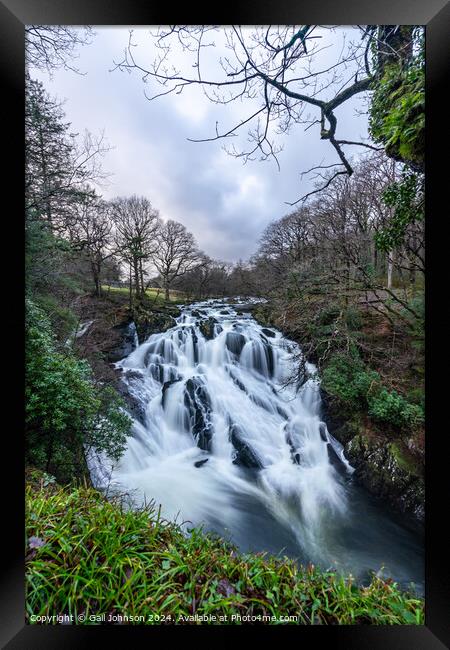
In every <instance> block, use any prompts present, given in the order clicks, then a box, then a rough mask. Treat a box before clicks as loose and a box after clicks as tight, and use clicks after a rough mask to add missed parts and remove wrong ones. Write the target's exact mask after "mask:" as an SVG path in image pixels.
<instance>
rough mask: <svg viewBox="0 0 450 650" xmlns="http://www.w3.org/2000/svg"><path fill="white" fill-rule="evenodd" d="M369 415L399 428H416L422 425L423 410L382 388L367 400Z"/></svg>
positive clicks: (393, 392) (395, 393)
mask: <svg viewBox="0 0 450 650" xmlns="http://www.w3.org/2000/svg"><path fill="white" fill-rule="evenodd" d="M368 404H369V415H371V416H372V417H373V418H374V419H375V420H381V421H383V422H388V423H389V424H394V425H396V426H399V427H403V428H407V427H416V426H418V425H420V424H422V423H423V420H424V414H423V410H422V409H421V407H420V406H418V405H417V404H411V403H410V402H408V401H407V400H406V399H405V398H404V397H402V396H401V395H399V394H398V393H397V392H396V391H395V390H393V391H390V392H389V391H387V390H386V388H382V389H381V390H380V391H379V392H378V393H377V394H375V395H370V396H369V398H368Z"/></svg>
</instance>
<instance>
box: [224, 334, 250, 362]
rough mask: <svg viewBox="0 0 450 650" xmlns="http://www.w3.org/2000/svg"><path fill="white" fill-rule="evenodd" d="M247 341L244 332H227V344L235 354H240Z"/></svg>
mask: <svg viewBox="0 0 450 650" xmlns="http://www.w3.org/2000/svg"><path fill="white" fill-rule="evenodd" d="M245 343H246V340H245V336H244V335H243V334H239V333H238V332H227V335H226V337H225V345H226V346H227V348H228V350H229V351H230V352H232V353H233V354H236V355H237V356H239V355H240V354H241V352H242V348H243V347H244V345H245Z"/></svg>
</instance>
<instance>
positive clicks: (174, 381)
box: [162, 377, 181, 409]
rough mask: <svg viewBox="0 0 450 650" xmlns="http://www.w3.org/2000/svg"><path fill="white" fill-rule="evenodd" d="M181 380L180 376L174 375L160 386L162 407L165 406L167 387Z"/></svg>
mask: <svg viewBox="0 0 450 650" xmlns="http://www.w3.org/2000/svg"><path fill="white" fill-rule="evenodd" d="M179 381H181V377H176V378H174V379H169V381H165V382H164V384H163V387H162V407H163V409H164V408H166V404H167V391H168V389H169V388H170V387H171V386H172V385H173V384H176V383H177V382H179Z"/></svg>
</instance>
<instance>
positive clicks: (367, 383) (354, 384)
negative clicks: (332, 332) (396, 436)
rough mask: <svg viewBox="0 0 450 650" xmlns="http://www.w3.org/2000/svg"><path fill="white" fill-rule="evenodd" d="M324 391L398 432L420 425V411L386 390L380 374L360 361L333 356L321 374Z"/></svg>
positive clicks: (400, 396) (343, 355)
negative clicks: (366, 412)
mask: <svg viewBox="0 0 450 650" xmlns="http://www.w3.org/2000/svg"><path fill="white" fill-rule="evenodd" d="M322 385H323V387H324V389H325V390H326V391H327V392H328V393H330V394H331V395H334V396H336V397H338V398H339V399H340V400H342V401H343V402H345V403H346V404H348V405H349V406H351V407H352V408H354V409H361V408H364V409H365V408H367V407H368V414H369V415H370V416H371V417H372V418H373V419H374V420H378V421H381V422H386V423H388V424H392V425H394V426H397V427H399V428H401V429H409V428H415V427H418V426H420V425H421V424H423V421H424V413H423V409H422V408H421V407H420V406H418V405H417V404H411V403H410V402H409V401H408V400H407V399H405V398H404V397H402V395H400V394H399V393H397V392H396V391H395V390H391V391H388V390H387V388H385V387H384V386H383V385H382V383H381V377H380V375H379V374H378V373H377V372H375V371H373V370H369V369H368V368H367V367H365V366H364V364H363V362H362V361H361V360H360V359H355V358H351V357H348V356H347V355H345V354H335V355H333V356H332V357H331V359H330V362H329V364H328V365H327V367H326V368H325V369H324V371H323V379H322Z"/></svg>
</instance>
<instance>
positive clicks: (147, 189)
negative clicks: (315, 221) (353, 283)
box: [35, 28, 367, 261]
mask: <svg viewBox="0 0 450 650" xmlns="http://www.w3.org/2000/svg"><path fill="white" fill-rule="evenodd" d="M96 29H97V37H96V39H95V41H94V43H93V44H92V45H91V46H89V47H86V48H83V49H82V51H81V52H80V58H79V60H78V63H79V65H80V68H81V69H84V70H86V71H87V75H86V76H83V77H80V76H77V75H74V74H73V73H71V72H64V71H58V72H57V73H55V75H54V78H53V81H51V82H50V81H49V80H48V79H47V78H46V77H45V76H43V75H42V74H37V73H36V74H35V76H37V77H39V78H41V79H42V80H43V81H44V83H45V85H46V87H47V88H48V90H49V92H50V93H51V94H53V95H57V96H58V97H59V98H67V102H66V104H65V110H66V113H67V117H68V120H70V121H72V123H73V127H74V129H75V130H77V131H82V130H83V129H84V128H88V129H89V130H91V131H94V132H95V131H98V130H100V129H103V128H104V129H105V135H106V137H107V139H108V140H109V142H110V143H111V144H112V145H113V146H115V149H114V150H113V151H111V152H109V153H108V154H107V156H106V158H105V162H104V166H105V168H106V169H107V170H108V171H111V172H113V174H114V176H113V183H112V184H111V185H110V186H109V187H106V188H104V190H103V194H104V196H105V197H107V198H111V197H112V196H115V195H124V194H131V193H137V194H142V195H145V196H147V197H148V198H149V199H150V200H151V201H152V203H153V205H154V206H155V207H156V208H158V209H159V210H160V212H161V216H162V217H163V218H166V219H167V218H171V219H176V220H178V221H181V222H182V223H183V224H185V225H186V227H187V228H188V229H189V230H191V231H192V232H193V234H194V235H195V237H196V238H197V241H198V242H199V245H200V247H201V248H202V249H203V250H205V252H206V253H207V254H209V255H211V256H212V257H217V258H219V259H223V260H227V261H235V260H238V259H239V258H247V257H248V256H249V255H251V254H252V253H253V252H254V250H255V249H256V246H257V241H258V239H259V237H260V235H261V233H262V231H263V229H264V228H265V227H266V226H267V224H268V223H269V222H270V221H272V220H273V219H276V218H279V217H281V216H283V215H284V214H287V213H288V212H289V211H290V210H291V209H292V208H290V207H289V206H288V205H286V202H287V201H294V200H296V199H297V198H299V196H301V195H302V194H303V193H305V192H307V191H308V190H309V189H312V182H311V181H307V180H305V179H303V180H301V178H300V173H301V172H302V171H304V170H306V169H308V168H310V167H312V166H314V165H317V164H320V163H321V162H322V161H323V162H325V164H329V163H331V162H336V160H335V157H334V155H333V150H332V149H331V147H330V145H329V143H327V142H324V141H321V140H320V139H319V134H318V127H317V126H316V127H313V128H312V129H309V130H308V131H306V132H305V131H304V126H303V127H302V126H301V125H299V126H297V127H296V128H294V129H292V131H291V133H290V134H289V135H287V136H284V137H283V139H282V140H283V144H284V151H283V152H282V153H281V154H280V164H281V172H278V171H277V167H276V165H275V164H274V163H273V162H264V163H262V162H258V161H255V162H248V163H247V164H246V165H242V163H241V161H240V160H237V159H233V158H230V157H229V156H227V154H226V153H225V152H223V151H222V149H221V142H220V141H218V142H212V143H199V144H194V143H192V142H188V141H187V138H188V137H208V136H210V135H211V134H212V133H213V132H214V128H215V127H214V124H215V120H216V119H217V115H220V116H221V120H222V122H223V123H224V124H230V123H231V122H232V119H233V118H234V119H236V118H238V117H239V116H240V115H242V112H241V111H242V107H240V108H236V109H234V108H233V105H229V106H228V107H226V110H219V109H218V107H215V106H213V105H211V104H208V103H207V99H206V98H200V97H199V96H198V95H196V96H195V101H193V100H192V98H188V97H187V96H185V95H184V93H183V94H182V95H180V96H177V95H169V96H166V97H162V98H160V99H158V100H155V101H153V102H149V101H148V100H147V99H146V98H145V97H144V94H143V93H144V89H145V88H146V86H145V85H144V84H143V83H142V80H141V78H140V77H139V75H138V74H131V75H129V74H127V73H124V72H120V71H117V70H116V71H114V72H109V70H110V69H111V68H112V67H113V60H116V61H117V60H119V59H120V56H121V53H122V50H123V48H124V47H125V45H126V43H127V39H128V34H127V29H119V28H109V29H108V28H96ZM140 47H141V46H140ZM147 87H149V86H148V84H147ZM189 90H190V89H187V90H186V91H185V92H188V91H189ZM183 102H185V104H183ZM196 102H198V111H199V115H200V117H201V119H196V117H195V107H196ZM200 102H206V104H203V103H200ZM184 106H185V107H186V110H184ZM357 107H359V108H360V107H361V102H360V100H359V99H356V100H355V101H353V102H352V105H350V104H346V105H345V107H343V108H342V109H341V110H340V114H339V129H340V134H342V137H345V138H348V139H355V136H354V134H353V133H354V130H355V126H358V129H359V130H360V132H361V136H363V137H365V136H366V135H367V126H366V122H367V120H366V119H365V118H364V117H357V116H355V115H354V109H355V108H357ZM233 111H235V112H233ZM242 137H244V138H245V137H246V134H245V133H243V136H242ZM355 153H356V152H355Z"/></svg>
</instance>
